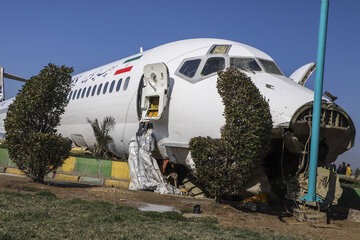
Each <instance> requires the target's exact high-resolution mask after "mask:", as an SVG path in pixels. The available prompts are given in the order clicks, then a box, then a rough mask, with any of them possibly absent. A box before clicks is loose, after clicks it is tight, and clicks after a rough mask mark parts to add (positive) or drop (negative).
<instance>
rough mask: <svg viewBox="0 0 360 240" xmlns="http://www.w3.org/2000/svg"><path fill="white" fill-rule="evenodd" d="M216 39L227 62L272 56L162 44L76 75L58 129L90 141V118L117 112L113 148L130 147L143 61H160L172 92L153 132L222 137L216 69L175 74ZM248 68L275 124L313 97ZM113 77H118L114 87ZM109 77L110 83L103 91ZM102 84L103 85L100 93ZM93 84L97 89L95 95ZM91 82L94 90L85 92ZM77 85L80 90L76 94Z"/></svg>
mask: <svg viewBox="0 0 360 240" xmlns="http://www.w3.org/2000/svg"><path fill="white" fill-rule="evenodd" d="M216 44H218V45H222V44H224V45H229V46H230V49H229V51H228V52H227V53H226V54H216V56H222V57H224V58H225V68H227V67H229V66H230V65H229V64H230V63H229V58H230V57H245V58H246V57H249V58H255V59H265V60H270V61H273V60H272V58H271V57H270V56H268V55H267V54H265V53H264V52H262V51H260V50H257V49H255V48H252V47H250V46H247V45H244V44H240V43H237V42H232V41H227V40H221V39H190V40H183V41H178V42H173V43H169V44H166V45H162V46H159V47H156V48H154V49H151V50H148V51H144V52H141V53H138V54H136V55H133V56H130V57H127V58H124V59H121V60H119V61H116V62H113V63H110V64H107V65H104V66H101V67H99V68H96V69H92V70H90V71H87V72H84V73H80V74H78V75H75V76H74V77H73V86H72V95H71V98H70V101H69V104H68V105H67V107H66V111H65V113H64V115H63V116H62V120H61V125H60V126H59V132H60V133H61V134H62V135H63V136H65V137H71V135H72V134H78V135H82V137H83V139H84V140H85V142H86V144H87V145H88V146H91V145H93V144H94V143H95V137H94V134H93V131H92V129H91V126H90V124H89V123H88V122H87V118H89V119H91V120H93V119H95V118H97V119H98V120H99V121H101V120H102V119H103V118H104V117H106V116H113V117H114V118H115V120H116V126H115V128H114V129H113V130H112V131H111V132H110V135H111V136H112V137H113V139H114V143H112V144H111V146H110V149H111V150H112V151H113V152H114V153H116V154H118V155H120V154H121V153H124V152H127V150H128V144H129V140H130V139H131V137H132V136H133V135H134V134H135V133H136V131H137V130H138V125H139V119H138V114H137V97H138V96H137V95H138V87H139V82H140V80H141V78H142V75H143V69H144V66H145V65H147V64H152V63H159V62H162V63H164V64H166V66H167V67H168V70H169V76H170V94H169V102H168V106H167V108H166V112H165V114H164V116H163V117H162V118H161V119H160V120H158V121H154V135H155V137H156V140H157V142H158V144H161V145H163V146H172V147H179V148H186V147H187V146H188V143H189V140H190V139H191V138H193V137H196V136H210V137H213V138H218V137H220V128H221V127H222V126H223V125H224V123H225V119H224V117H223V115H222V114H223V109H224V107H223V104H222V101H221V98H220V96H219V94H218V92H217V88H216V82H217V74H216V72H215V73H213V74H210V75H209V76H207V77H204V78H203V79H202V80H200V81H197V82H191V81H188V80H186V78H183V77H181V74H176V72H177V71H178V69H179V66H180V64H182V63H183V61H184V59H192V58H196V57H198V58H199V59H201V61H202V62H201V64H200V66H199V69H198V72H199V71H201V67H202V66H203V64H204V63H205V61H206V60H207V59H208V58H209V57H211V56H212V55H211V54H209V49H210V48H211V47H212V46H214V45H216ZM137 57H139V58H137ZM129 60H132V61H129ZM129 69H130V70H129ZM245 73H246V74H247V75H248V76H249V77H251V79H252V81H253V82H254V83H255V85H256V86H257V87H258V88H259V90H260V92H261V93H262V94H263V96H264V97H265V98H266V99H267V100H268V101H269V104H270V109H271V114H272V118H273V125H274V127H277V126H279V125H282V124H287V123H288V122H289V121H290V119H291V118H292V116H293V114H294V113H295V111H296V110H297V109H298V108H299V107H300V106H302V105H303V104H305V103H308V102H310V101H312V99H313V92H312V91H311V90H309V89H307V88H305V87H303V86H300V85H299V84H297V83H296V82H294V81H293V80H292V79H290V78H287V77H285V76H284V75H277V74H270V73H267V72H265V71H264V69H262V71H258V72H256V73H254V72H251V71H246V72H245ZM120 79H122V83H121V87H120V89H118V91H117V89H116V87H117V84H118V81H119V80H120ZM126 79H129V81H128V86H127V88H125V89H124V85H125V84H126ZM113 81H115V83H114V85H113V89H112V92H111V93H110V91H109V90H110V86H111V83H112V82H113ZM106 83H108V86H107V89H106V91H105V93H103V89H104V85H105V84H106ZM100 84H102V89H101V91H100V93H99V95H98V94H97V91H98V87H99V85H100ZM95 85H96V86H97V89H96V92H95V94H94V95H93V96H92V90H93V88H94V86H95ZM89 87H91V91H90V92H89V95H88V96H87V91H88V89H89ZM85 88H86V90H85V94H84V95H83V91H84V89H85ZM79 90H81V93H80V95H79V98H77V95H78V92H79ZM75 91H76V96H75V98H74V97H73V96H74V92H75ZM0 128H1V127H0ZM163 155H164V154H163ZM165 155H166V154H165ZM163 157H166V156H163Z"/></svg>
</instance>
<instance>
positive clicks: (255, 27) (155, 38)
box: [0, 0, 360, 167]
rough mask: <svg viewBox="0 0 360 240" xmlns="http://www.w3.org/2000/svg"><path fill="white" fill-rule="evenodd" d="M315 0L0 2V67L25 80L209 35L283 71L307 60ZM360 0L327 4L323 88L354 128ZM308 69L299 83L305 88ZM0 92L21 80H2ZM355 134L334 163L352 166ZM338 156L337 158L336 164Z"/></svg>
mask: <svg viewBox="0 0 360 240" xmlns="http://www.w3.org/2000/svg"><path fill="white" fill-rule="evenodd" d="M320 4H321V0H302V1H295V0H271V1H269V0H233V1H227V0H222V1H211V0H208V1H201V0H200V1H199V0H196V1H195V0H182V1H171V0H167V1H160V0H159V1H156V0H153V1H149V0H148V1H145V0H144V1H135V0H132V1H119V0H118V1H109V0H102V1H80V0H78V1H77V0H71V1H68V0H62V1H48V0H47V1H39V0H33V1H16V0H11V1H8V0H1V5H0V8H1V15H0V16H1V21H0V31H1V35H0V36H1V38H0V66H4V67H5V71H6V72H9V73H13V74H16V75H19V76H22V77H25V78H29V77H31V76H32V75H36V74H37V73H38V72H39V71H40V69H41V68H42V67H43V66H45V65H47V64H48V63H49V62H52V63H55V64H58V65H60V64H65V65H68V66H73V67H74V69H75V73H80V72H82V71H85V70H89V69H91V68H94V67H98V66H100V65H103V64H106V63H109V62H112V61H115V60H118V59H120V58H123V57H126V56H128V55H131V54H135V53H137V52H138V51H139V47H140V46H142V47H143V48H144V50H146V49H150V48H153V47H156V46H158V45H161V44H164V43H168V42H171V41H176V40H181V39H187V38H198V37H213V38H223V39H229V40H233V41H237V42H242V43H246V44H248V45H251V46H254V47H256V48H258V49H260V50H263V51H264V52H266V53H268V54H269V55H270V56H272V57H273V58H274V59H275V61H276V62H277V64H278V65H279V66H280V68H281V69H282V70H283V72H284V73H285V74H286V75H288V76H289V75H290V74H291V73H292V72H293V71H294V70H296V69H297V68H298V67H300V66H302V65H304V64H306V63H309V62H311V61H315V59H316V49H317V36H318V25H319V14H320ZM359 11H360V1H358V0H341V1H340V0H337V1H335V0H332V1H330V11H329V23H328V38H327V40H328V41H327V49H326V61H325V75H324V91H325V90H326V91H329V92H331V93H332V94H333V95H336V96H338V100H337V101H336V103H337V104H339V105H340V106H341V107H343V108H344V109H345V110H346V111H347V112H348V113H349V114H350V116H351V117H352V120H353V122H354V124H355V126H356V128H357V129H358V130H359V129H360V110H359V109H360V107H359V106H358V105H359V103H360V101H359V96H358V92H359V90H360V83H359V69H360V64H359V54H360V14H359ZM314 78H315V74H313V76H312V77H311V78H310V79H309V80H308V83H307V86H308V87H309V88H312V87H313V83H314ZM5 84H6V95H7V96H6V97H7V98H10V97H14V96H16V93H17V91H18V90H19V89H20V88H21V83H19V82H15V81H12V80H6V82H5ZM359 140H360V138H359V137H358V136H357V137H356V142H355V146H354V148H353V149H351V150H350V151H348V152H346V153H345V154H343V155H342V156H341V157H340V158H339V160H340V161H346V162H350V163H351V164H352V165H356V166H359V167H360V147H359ZM339 160H338V161H339Z"/></svg>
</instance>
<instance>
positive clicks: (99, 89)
mask: <svg viewBox="0 0 360 240" xmlns="http://www.w3.org/2000/svg"><path fill="white" fill-rule="evenodd" d="M102 85H103V84H102V83H101V84H100V85H99V88H98V90H97V93H96V94H97V95H99V94H100V92H101V88H102Z"/></svg>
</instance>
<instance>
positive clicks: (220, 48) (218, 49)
mask: <svg viewBox="0 0 360 240" xmlns="http://www.w3.org/2000/svg"><path fill="white" fill-rule="evenodd" d="M228 49H229V46H228V45H215V46H214V47H213V48H212V49H211V51H210V54H225V53H226V52H227V51H228Z"/></svg>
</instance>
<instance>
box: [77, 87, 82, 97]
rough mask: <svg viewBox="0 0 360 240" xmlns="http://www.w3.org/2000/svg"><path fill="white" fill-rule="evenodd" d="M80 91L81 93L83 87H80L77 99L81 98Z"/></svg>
mask: <svg viewBox="0 0 360 240" xmlns="http://www.w3.org/2000/svg"><path fill="white" fill-rule="evenodd" d="M80 93H81V88H80V89H79V91H78V94H77V96H76V99H79V97H80Z"/></svg>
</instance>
